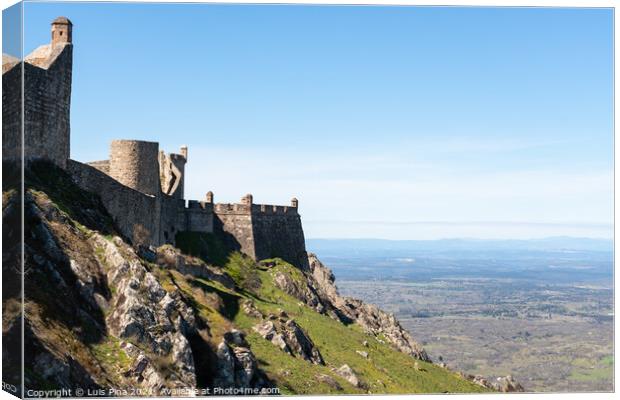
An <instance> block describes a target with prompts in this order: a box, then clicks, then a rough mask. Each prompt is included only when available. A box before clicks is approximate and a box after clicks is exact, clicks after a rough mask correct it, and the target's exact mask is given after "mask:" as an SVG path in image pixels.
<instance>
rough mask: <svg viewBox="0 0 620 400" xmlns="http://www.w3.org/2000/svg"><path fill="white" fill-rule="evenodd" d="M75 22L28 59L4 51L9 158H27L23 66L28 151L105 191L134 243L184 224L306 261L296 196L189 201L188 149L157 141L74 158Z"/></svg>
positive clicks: (251, 248)
mask: <svg viewBox="0 0 620 400" xmlns="http://www.w3.org/2000/svg"><path fill="white" fill-rule="evenodd" d="M71 42H72V24H71V22H70V21H69V20H68V19H67V18H64V17H60V18H57V19H56V20H54V22H53V23H52V40H51V43H50V44H47V45H44V46H41V47H39V48H38V49H37V50H35V51H34V52H32V53H31V54H30V55H28V57H26V59H25V61H24V63H23V64H22V63H21V62H20V61H19V60H17V59H15V58H14V57H10V56H3V75H2V87H3V99H2V100H3V107H2V113H3V125H2V128H3V151H4V153H3V160H13V161H17V160H20V159H21V147H20V145H21V143H20V141H21V133H22V129H21V128H22V126H21V121H22V115H21V110H22V103H21V98H22V96H21V85H22V76H21V73H22V68H21V67H20V66H21V65H23V67H24V73H25V75H24V77H23V78H24V79H23V82H24V85H25V92H24V121H25V125H24V127H23V128H24V135H25V158H26V159H27V160H31V159H38V158H40V159H46V160H48V161H51V162H53V163H55V164H56V165H58V166H60V167H62V168H64V169H65V170H66V171H67V172H68V173H69V174H70V175H71V176H72V178H73V180H74V181H75V182H76V183H77V184H78V185H79V186H80V187H82V188H83V189H84V190H87V191H90V192H93V193H96V194H98V195H99V196H100V198H101V200H102V202H103V204H104V206H105V207H106V209H107V211H108V212H109V214H110V215H111V216H112V218H113V219H114V221H115V223H116V225H117V227H118V229H119V231H120V232H121V233H122V234H123V235H124V236H125V237H126V238H128V239H129V240H130V241H131V242H132V243H133V244H134V245H138V246H151V245H155V246H158V245H161V244H164V243H171V244H174V241H175V237H176V234H177V233H179V232H205V233H215V234H216V235H217V236H218V237H220V238H221V239H222V240H223V241H224V242H225V243H226V244H227V245H228V247H229V248H230V249H231V250H239V251H241V252H243V253H245V254H247V255H248V256H250V257H252V258H254V259H256V260H259V259H264V258H271V257H281V258H283V259H285V260H287V261H289V262H291V263H293V264H295V265H297V266H299V267H302V268H305V267H306V266H307V256H306V250H305V244H304V234H303V230H302V227H301V217H300V216H299V213H298V201H297V199H295V198H293V199H292V200H291V203H290V205H289V206H280V205H269V204H254V198H253V196H252V195H251V194H247V195H245V196H243V197H242V198H241V200H240V202H239V203H232V204H228V203H221V204H217V203H214V200H213V199H214V196H213V193H212V192H208V193H207V195H206V199H205V201H195V200H190V201H189V202H188V204H187V207H186V206H185V196H184V181H185V167H186V163H187V157H188V149H187V147H186V146H183V147H181V148H180V151H179V153H171V154H166V153H164V152H163V151H162V152H160V151H159V144H158V143H156V142H147V141H140V140H114V141H112V143H111V145H110V157H109V159H108V160H100V161H92V162H90V163H87V164H84V163H81V162H77V161H73V160H70V159H69V139H70V135H69V107H70V97H71V70H72V51H73V46H72V44H71Z"/></svg>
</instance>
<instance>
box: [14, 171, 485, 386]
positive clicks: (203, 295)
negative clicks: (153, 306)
mask: <svg viewBox="0 0 620 400" xmlns="http://www.w3.org/2000/svg"><path fill="white" fill-rule="evenodd" d="M26 188H27V192H28V193H29V194H30V195H31V196H32V197H33V198H34V199H35V202H40V203H41V204H43V203H45V202H48V203H52V204H53V205H54V208H56V209H57V210H58V212H59V213H60V214H61V216H62V218H61V219H60V220H62V221H64V222H63V223H56V224H55V225H54V226H51V228H50V229H52V232H53V233H54V235H55V236H56V240H57V241H58V243H59V244H60V245H61V247H62V248H63V249H64V250H65V251H67V252H69V254H72V255H73V257H74V258H77V259H78V261H80V262H81V263H82V264H87V263H90V264H92V265H97V258H98V256H99V254H98V253H97V250H96V249H95V250H93V251H91V252H90V253H89V252H86V251H80V249H82V248H86V247H87V246H86V245H87V244H88V238H89V237H90V236H92V234H93V233H94V232H99V233H100V234H103V235H106V236H110V235H116V232H115V230H114V227H113V222H112V219H111V218H110V216H109V215H108V214H107V213H105V211H104V209H103V207H102V205H101V203H100V202H99V200H98V199H97V198H94V197H93V195H90V194H88V193H86V192H83V191H81V190H80V189H79V188H77V187H76V186H75V185H74V184H73V183H72V182H71V180H70V179H69V177H68V176H66V174H65V173H64V172H63V171H59V170H57V169H54V168H51V167H47V166H45V165H43V166H39V168H33V170H31V171H29V172H28V174H27V185H26ZM5 196H10V193H9V191H8V190H5V191H3V197H5ZM110 237H111V236H110ZM177 242H178V243H177V244H178V246H179V248H180V249H182V250H183V251H184V252H185V254H188V258H187V259H188V260H189V259H190V258H191V257H189V255H191V256H193V257H194V258H196V257H199V258H200V259H202V260H204V261H205V262H206V263H208V264H209V265H213V266H214V267H215V268H216V269H218V270H219V271H222V272H224V273H226V274H227V275H228V276H230V277H231V278H232V279H233V280H234V282H235V285H234V286H231V285H228V287H226V286H224V285H223V284H222V283H219V282H217V281H214V280H209V279H206V278H200V277H197V276H192V275H189V274H182V273H180V272H179V271H178V270H176V269H175V268H173V267H171V266H170V265H165V264H157V263H153V262H148V261H146V260H143V261H142V262H143V264H144V266H145V267H146V268H147V269H148V270H149V271H150V272H151V273H152V274H153V275H154V276H155V277H156V279H157V280H158V281H159V282H160V284H161V285H162V287H163V288H164V289H165V290H166V291H168V292H175V291H180V292H181V294H182V296H183V299H184V301H185V302H186V303H187V304H188V305H189V306H190V307H192V308H193V309H194V311H195V314H196V316H197V318H198V319H199V320H200V321H201V322H200V326H203V327H204V329H202V330H201V332H200V334H201V336H202V338H203V339H204V340H205V343H206V346H208V347H209V348H210V349H209V348H203V350H204V352H205V353H204V354H214V352H215V350H216V349H217V346H218V344H219V343H221V341H222V339H223V337H224V334H225V333H226V332H229V331H230V330H231V329H234V328H237V329H240V330H242V331H244V332H245V333H246V335H247V336H246V340H247V341H248V343H249V344H250V347H251V351H252V352H253V354H254V355H255V356H256V359H257V361H258V366H259V368H260V369H261V370H262V371H264V372H265V374H266V375H267V377H268V379H269V380H270V381H271V382H272V383H273V384H274V385H275V386H277V387H278V388H280V390H281V393H282V394H330V393H331V394H359V393H373V394H383V393H385V394H407V393H444V392H461V393H470V392H484V391H488V390H487V389H485V388H483V387H480V386H478V385H475V384H473V383H471V382H469V381H467V380H465V379H463V378H462V377H460V376H459V375H458V374H457V373H454V372H452V371H449V370H446V369H443V368H441V367H438V366H436V365H433V364H431V363H426V362H422V361H419V360H415V359H414V358H412V357H410V356H407V355H405V354H403V353H401V352H398V351H397V350H394V349H393V348H392V347H390V345H389V344H387V343H386V342H385V340H382V338H381V337H378V338H375V337H374V336H371V335H368V334H365V333H364V332H363V331H362V329H361V327H360V326H358V325H357V324H350V325H345V324H343V323H341V322H340V321H336V320H334V319H332V318H330V317H328V316H326V315H322V314H319V313H317V312H315V311H314V310H312V309H311V308H309V307H308V306H306V305H305V304H303V303H301V302H300V301H299V300H298V299H295V298H293V297H291V296H289V295H288V294H287V293H285V292H284V291H282V290H280V289H279V288H278V287H276V286H275V284H274V280H273V276H274V274H275V273H276V272H281V273H284V274H287V275H289V276H290V277H291V278H292V279H294V280H298V281H299V280H303V279H306V277H305V275H304V274H303V273H302V272H301V271H300V270H299V269H297V268H295V267H294V266H292V265H290V264H287V263H285V262H283V261H282V260H279V259H275V260H270V261H272V262H271V263H268V264H265V263H262V264H257V263H255V262H254V261H252V260H251V259H249V258H248V257H245V256H243V255H241V254H239V253H233V254H227V253H226V251H225V248H224V246H223V245H222V244H221V243H219V242H218V240H217V238H216V237H215V236H214V235H201V234H183V235H180V236H179V237H177ZM91 250H92V249H91ZM91 253H92V254H91ZM265 265H270V266H269V267H267V266H265ZM41 274H42V275H41V276H44V275H43V271H42V272H41ZM37 276H38V275H37ZM31 281H32V282H31V285H32V286H31V287H30V290H31V293H32V292H34V293H39V294H40V295H41V296H43V294H46V293H47V292H46V291H45V290H42V288H44V287H45V283H44V282H36V281H35V276H32V277H31ZM102 282H103V283H102V284H103V285H105V283H104V281H102ZM107 290H108V291H109V292H110V293H112V292H113V291H114V290H115V288H113V287H111V286H110V287H108V288H107ZM76 296H77V295H76ZM76 298H77V297H76ZM68 299H69V298H68V295H65V296H57V300H58V301H61V302H68V301H69V300H68ZM248 300H251V301H252V302H253V304H254V306H255V307H256V308H257V309H258V310H259V311H260V312H261V313H262V314H263V315H268V314H270V313H273V314H278V313H279V312H280V311H281V310H282V311H284V312H286V314H288V316H289V318H292V319H294V320H295V321H296V322H297V324H299V326H300V327H301V328H302V329H303V330H304V331H305V332H306V333H307V334H308V336H309V337H310V338H311V340H312V341H313V342H314V344H315V345H316V347H317V348H318V349H319V351H320V352H321V355H322V356H323V359H324V360H325V365H316V364H312V363H310V362H307V361H304V360H303V359H301V358H296V357H294V356H291V355H288V354H286V353H284V352H283V351H281V350H280V349H279V348H277V347H276V346H275V345H273V344H272V343H271V342H269V341H267V340H265V339H264V338H262V337H261V336H260V335H259V334H258V333H256V332H254V330H253V329H252V327H253V326H255V325H256V324H258V323H259V322H260V319H259V318H254V317H250V316H248V315H247V314H246V313H244V312H243V310H242V309H243V307H242V304H243V303H244V302H247V301H248ZM30 303H31V304H30V312H29V313H28V315H29V321H30V324H31V325H32V327H33V330H34V331H35V336H36V337H37V338H38V339H39V340H43V341H45V344H46V347H47V348H49V349H59V350H58V351H60V349H64V351H65V352H66V353H67V354H70V355H71V357H72V358H73V359H74V360H76V362H77V363H79V364H80V365H82V366H83V367H84V368H86V369H87V370H88V371H89V372H90V373H91V374H92V375H93V376H96V377H97V381H98V382H100V383H101V384H104V385H110V386H112V387H119V386H121V387H122V386H125V385H126V384H128V383H127V381H126V379H125V378H124V377H123V376H121V372H122V371H125V370H127V369H128V368H129V365H130V364H131V363H132V361H133V360H130V359H128V358H127V357H126V355H125V353H124V352H122V351H121V350H120V345H119V343H120V341H119V339H118V338H115V337H113V336H111V335H110V334H109V333H108V332H99V334H98V335H97V337H96V338H88V340H86V339H85V338H86V335H85V334H84V333H83V332H82V331H84V330H85V328H86V326H85V325H84V323H83V322H82V321H73V320H71V321H70V322H71V323H68V322H66V321H65V319H70V317H71V315H73V314H75V313H72V310H73V309H74V308H72V307H70V306H66V307H64V308H62V307H59V308H58V310H55V311H54V310H52V311H53V312H52V311H50V313H48V314H49V315H47V314H46V315H44V314H43V313H39V312H35V311H36V310H35V307H46V308H50V304H54V300H53V298H52V296H51V293H50V296H49V297H41V299H39V301H37V299H36V298H33V299H31V300H30ZM63 304H64V303H63ZM3 306H4V304H3ZM108 312H110V310H101V316H100V319H101V320H102V321H101V323H102V324H104V323H105V322H104V321H103V318H104V317H105V315H107V313H108ZM43 317H45V318H43ZM52 326H58V329H52V328H50V327H52ZM60 328H62V329H60ZM71 329H73V331H72V330H71ZM74 331H75V332H81V333H79V334H78V333H74ZM203 331H204V332H203ZM69 342H70V343H69ZM364 342H368V344H367V346H365V345H364V344H363V343H364ZM69 344H70V345H69ZM134 344H136V345H138V343H134ZM195 351H196V350H195ZM356 351H363V352H367V353H368V357H367V358H365V357H363V356H362V355H360V354H358V353H357V352H356ZM195 360H196V362H197V371H199V370H200V371H203V372H204V373H203V374H202V376H201V377H198V386H207V385H208V383H205V382H203V379H206V378H204V377H205V376H206V377H208V376H210V375H211V373H212V372H213V370H212V368H213V367H212V364H213V362H212V361H213V360H212V359H210V358H209V357H208V356H206V355H205V356H204V357H200V355H199V354H196V355H195ZM199 360H202V361H199ZM209 363H210V364H209ZM199 364H200V365H199ZM203 364H204V365H203ZM206 364H209V365H211V366H209V365H206ZM344 364H347V365H349V366H350V367H351V368H352V369H353V371H354V372H355V373H356V374H357V375H358V377H359V378H360V380H361V381H362V382H363V384H364V387H363V388H357V387H354V386H353V385H351V384H350V383H349V382H347V381H346V380H345V379H344V378H342V377H340V376H339V375H338V374H336V372H335V371H334V370H335V369H337V368H339V367H341V366H342V365H344ZM199 367H200V368H199ZM207 372H208V373H207ZM334 381H335V382H337V384H334V383H333V382H334Z"/></svg>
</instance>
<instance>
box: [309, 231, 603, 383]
mask: <svg viewBox="0 0 620 400" xmlns="http://www.w3.org/2000/svg"><path fill="white" fill-rule="evenodd" d="M308 248H309V250H310V251H313V252H316V253H317V254H318V255H319V257H321V259H322V260H323V261H324V262H325V263H326V265H328V266H329V267H330V268H332V270H333V272H334V274H335V276H336V284H337V285H338V287H339V288H340V291H341V293H342V294H345V295H349V296H353V297H358V298H361V299H363V300H366V301H368V302H371V303H374V304H377V305H378V306H380V307H382V308H384V309H386V310H387V311H390V312H393V313H394V314H395V315H396V316H397V317H398V319H399V320H400V321H401V323H402V325H403V326H404V327H405V328H407V329H408V330H409V331H410V332H411V333H412V335H413V336H414V338H415V339H416V340H418V341H419V342H420V343H422V344H423V346H424V347H425V348H426V350H427V352H428V353H429V354H430V356H431V357H432V358H433V360H434V361H435V362H437V363H439V362H445V363H446V364H447V365H448V366H449V367H451V368H454V369H458V370H461V371H463V372H465V373H469V374H473V375H477V374H480V375H484V376H487V377H490V378H494V377H496V376H501V375H507V374H511V375H513V376H514V377H515V378H516V379H517V380H518V381H519V382H521V383H522V385H523V386H524V387H525V389H526V390H527V391H536V392H562V391H612V390H613V364H614V359H613V244H612V242H611V241H610V240H596V239H575V238H550V239H544V240H532V241H527V240H525V241H524V240H519V241H511V240H497V241H485V240H438V241H383V240H319V239H315V240H308Z"/></svg>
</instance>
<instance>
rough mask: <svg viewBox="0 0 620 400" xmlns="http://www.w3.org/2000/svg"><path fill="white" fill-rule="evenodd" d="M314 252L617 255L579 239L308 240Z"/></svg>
mask: <svg viewBox="0 0 620 400" xmlns="http://www.w3.org/2000/svg"><path fill="white" fill-rule="evenodd" d="M306 246H307V248H308V249H309V250H310V251H313V252H317V253H320V254H324V255H325V254H333V253H334V252H337V253H339V254H342V253H348V254H350V255H352V254H360V253H369V252H371V253H376V252H378V251H386V252H389V253H394V252H411V251H416V252H435V251H438V252H444V251H507V250H529V251H554V252H555V251H603V252H612V251H613V240H611V239H595V238H577V237H566V236H558V237H549V238H544V239H530V240H506V239H498V240H493V239H440V240H386V239H306Z"/></svg>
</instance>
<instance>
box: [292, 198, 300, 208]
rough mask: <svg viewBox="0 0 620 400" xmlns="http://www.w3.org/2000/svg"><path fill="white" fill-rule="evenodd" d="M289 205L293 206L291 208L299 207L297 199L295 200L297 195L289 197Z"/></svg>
mask: <svg viewBox="0 0 620 400" xmlns="http://www.w3.org/2000/svg"><path fill="white" fill-rule="evenodd" d="M291 207H293V208H297V207H299V200H297V197H293V198H292V199H291Z"/></svg>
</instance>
